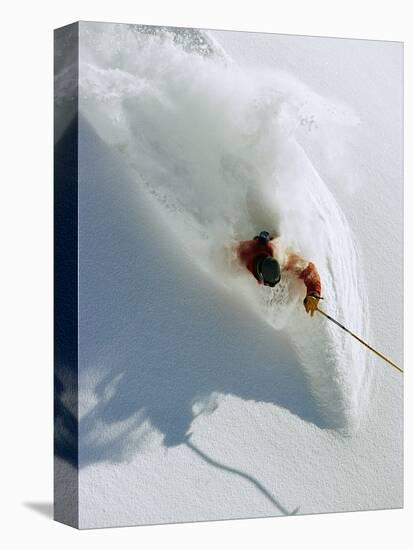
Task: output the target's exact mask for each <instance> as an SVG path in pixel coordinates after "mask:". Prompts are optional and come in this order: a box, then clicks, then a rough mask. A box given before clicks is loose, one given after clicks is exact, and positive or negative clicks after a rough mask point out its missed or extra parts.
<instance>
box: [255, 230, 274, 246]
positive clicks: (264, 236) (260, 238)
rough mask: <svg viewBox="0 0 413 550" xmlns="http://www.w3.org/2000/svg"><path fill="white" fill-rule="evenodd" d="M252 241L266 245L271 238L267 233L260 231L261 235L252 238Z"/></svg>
mask: <svg viewBox="0 0 413 550" xmlns="http://www.w3.org/2000/svg"><path fill="white" fill-rule="evenodd" d="M254 239H255V240H256V241H259V242H260V243H262V244H267V243H268V242H269V241H270V240H271V237H270V234H269V233H268V231H261V233H260V234H259V235H257V236H256V237H254Z"/></svg>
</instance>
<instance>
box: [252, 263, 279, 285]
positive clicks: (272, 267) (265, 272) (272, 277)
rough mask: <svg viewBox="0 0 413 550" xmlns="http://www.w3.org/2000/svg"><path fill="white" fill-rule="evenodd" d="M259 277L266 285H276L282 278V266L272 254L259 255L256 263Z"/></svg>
mask: <svg viewBox="0 0 413 550" xmlns="http://www.w3.org/2000/svg"><path fill="white" fill-rule="evenodd" d="M256 271H257V275H258V277H259V279H260V280H261V281H262V282H263V284H264V285H266V286H271V287H274V286H275V285H277V284H278V283H279V282H280V280H281V268H280V264H279V263H278V261H277V260H276V259H275V258H273V257H272V256H266V257H262V256H261V257H259V258H258V259H257V263H256Z"/></svg>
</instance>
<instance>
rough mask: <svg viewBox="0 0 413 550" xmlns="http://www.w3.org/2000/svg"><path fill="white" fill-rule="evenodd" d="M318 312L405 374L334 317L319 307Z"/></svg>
mask: <svg viewBox="0 0 413 550" xmlns="http://www.w3.org/2000/svg"><path fill="white" fill-rule="evenodd" d="M316 311H318V313H321V315H324V317H326V318H327V319H329V320H330V321H332V322H333V323H334V324H336V325H337V326H338V327H340V328H341V329H343V330H345V331H346V332H347V333H348V334H350V335H351V336H352V337H353V338H355V339H356V340H358V341H359V342H360V343H361V344H363V346H366V348H368V349H369V350H370V351H372V352H373V353H375V354H376V355H378V356H379V357H381V358H382V359H383V360H384V361H386V363H388V364H389V365H391V366H392V367H394V368H395V369H397V370H398V371H399V372H401V373H402V374H403V372H404V371H403V370H402V369H401V368H400V367H398V366H397V365H396V363H393V361H390V359H389V358H388V357H386V356H385V355H383V354H382V353H380V352H379V351H377V350H376V349H374V348H372V347H371V346H369V344H368V343H367V342H365V341H364V340H362V339H361V338H360V337H359V336H357V335H356V334H354V332H351V330H349V329H348V328H346V327H345V326H343V325H342V324H341V323H339V322H338V321H336V320H335V319H333V318H332V317H330V315H327V313H326V312H325V311H323V310H322V309H320V308H319V307H317V309H316Z"/></svg>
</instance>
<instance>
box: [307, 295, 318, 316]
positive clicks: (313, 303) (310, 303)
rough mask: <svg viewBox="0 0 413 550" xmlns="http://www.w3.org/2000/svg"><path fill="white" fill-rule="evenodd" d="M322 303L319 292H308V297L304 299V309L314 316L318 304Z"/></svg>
mask: <svg viewBox="0 0 413 550" xmlns="http://www.w3.org/2000/svg"><path fill="white" fill-rule="evenodd" d="M319 301H320V295H319V293H318V292H315V291H311V292H307V296H306V297H305V298H304V307H305V310H306V312H307V313H309V314H310V315H311V317H312V316H313V315H314V312H315V311H316V310H317V306H318V302H319Z"/></svg>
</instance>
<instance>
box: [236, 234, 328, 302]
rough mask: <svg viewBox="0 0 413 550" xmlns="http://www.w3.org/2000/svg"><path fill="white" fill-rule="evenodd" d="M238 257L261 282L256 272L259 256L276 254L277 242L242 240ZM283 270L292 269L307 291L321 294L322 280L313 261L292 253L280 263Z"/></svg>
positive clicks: (273, 255)
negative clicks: (264, 242)
mask: <svg viewBox="0 0 413 550" xmlns="http://www.w3.org/2000/svg"><path fill="white" fill-rule="evenodd" d="M237 252H238V257H239V259H240V261H241V262H242V263H243V264H244V265H245V266H246V268H247V269H248V271H250V272H251V273H252V274H253V275H254V277H255V278H256V279H257V281H258V282H259V283H261V281H260V280H259V279H258V276H257V274H256V272H255V265H256V261H257V258H258V257H261V256H265V257H267V256H272V257H273V258H276V259H277V256H276V252H277V250H276V244H275V243H274V242H273V241H270V242H269V243H266V244H263V243H261V242H260V241H258V240H255V239H254V240H251V241H242V242H241V243H240V244H239V245H238V249H237ZM280 267H281V270H282V271H291V272H293V273H295V274H296V275H297V277H298V278H299V279H302V281H303V282H304V284H305V286H306V288H307V293H308V292H317V293H318V294H321V281H320V275H319V274H318V271H317V268H316V266H315V265H314V264H313V263H312V262H307V261H306V260H304V259H303V258H301V257H300V256H298V255H297V254H293V253H290V254H288V255H287V257H286V258H285V260H284V262H283V265H280Z"/></svg>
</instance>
